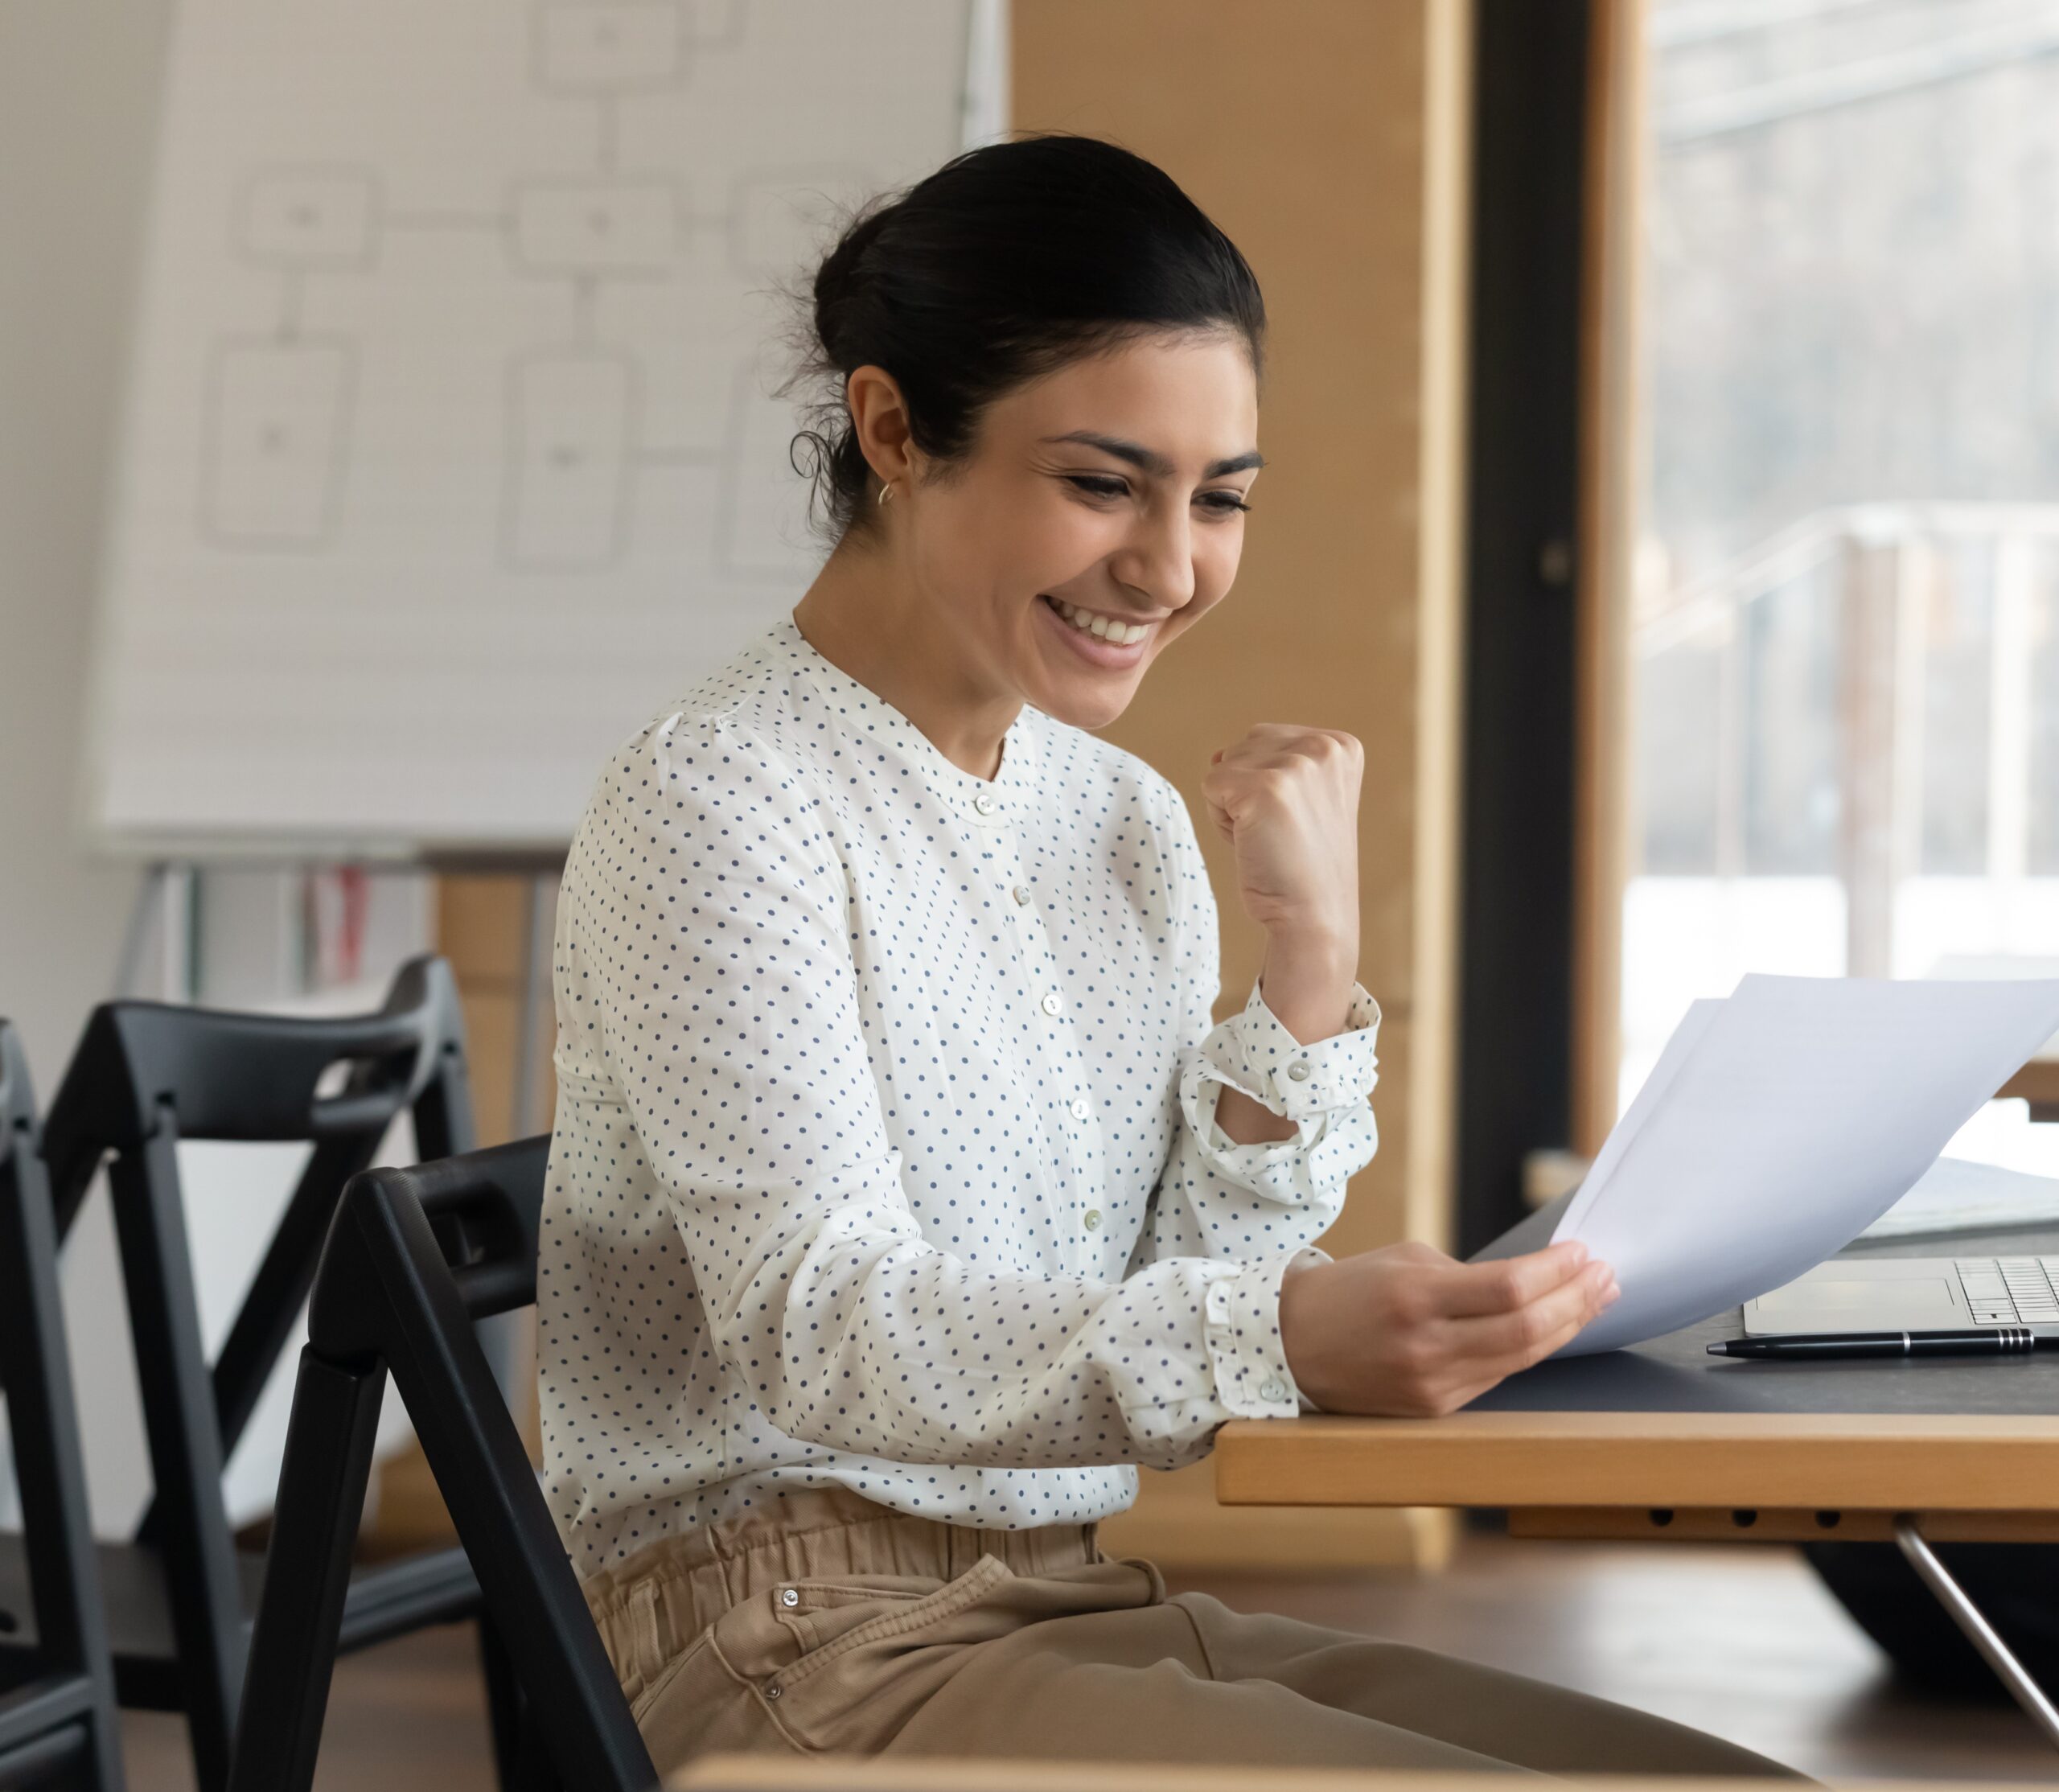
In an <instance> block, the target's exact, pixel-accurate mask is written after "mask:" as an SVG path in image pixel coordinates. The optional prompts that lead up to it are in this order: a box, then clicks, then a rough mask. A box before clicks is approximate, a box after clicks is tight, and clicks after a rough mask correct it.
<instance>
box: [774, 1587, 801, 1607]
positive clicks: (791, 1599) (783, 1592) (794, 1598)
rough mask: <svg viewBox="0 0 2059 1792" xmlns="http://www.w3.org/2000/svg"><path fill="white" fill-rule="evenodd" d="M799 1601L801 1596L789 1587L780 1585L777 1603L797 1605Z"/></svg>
mask: <svg viewBox="0 0 2059 1792" xmlns="http://www.w3.org/2000/svg"><path fill="white" fill-rule="evenodd" d="M800 1602H801V1596H800V1595H799V1593H795V1591H794V1589H792V1588H791V1587H782V1588H781V1589H779V1603H780V1604H781V1605H799V1604H800Z"/></svg>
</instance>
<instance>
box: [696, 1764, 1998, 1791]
mask: <svg viewBox="0 0 2059 1792" xmlns="http://www.w3.org/2000/svg"><path fill="white" fill-rule="evenodd" d="M1556 1783H1557V1784H1560V1785H1562V1786H1587V1787H1589V1788H1591V1789H1592V1792H1754V1789H1756V1792H1774V1789H1775V1788H1778V1789H1779V1792H1794V1785H1795V1782H1794V1781H1793V1780H1738V1779H1724V1780H1709V1779H1675V1778H1665V1779H1646V1778H1642V1777H1639V1778H1630V1777H1627V1776H1625V1775H1621V1774H1615V1775H1609V1776H1605V1777H1602V1776H1597V1777H1596V1778H1588V1779H1574V1780H1562V1781H1559V1782H1556ZM1845 1783H1846V1784H1847V1785H1848V1786H1851V1787H1852V1788H1854V1789H1855V1792H1856V1788H1857V1786H1859V1784H1860V1782H1856V1781H1851V1782H1845ZM1260 1784H1263V1785H1264V1786H1265V1787H1267V1788H1268V1792H1509V1785H1510V1776H1509V1775H1508V1774H1423V1773H1375V1772H1371V1771H1369V1770H1367V1771H1354V1770H1351V1769H1342V1768H1321V1767H1268V1768H1266V1769H1264V1771H1263V1773H1259V1772H1256V1771H1254V1770H1253V1769H1251V1768H1250V1767H1222V1766H1211V1767H1186V1766H1158V1765H1148V1764H1145V1765H1124V1764H1118V1763H1115V1762H1109V1763H1106V1764H1102V1763H1096V1762H1092V1761H1065V1762H1060V1761H910V1760H906V1759H901V1758H897V1757H885V1758H873V1759H860V1758H856V1757H837V1756H834V1755H820V1756H815V1757H809V1758H806V1759H801V1758H797V1757H793V1756H773V1755H711V1756H709V1757H707V1758H706V1759H705V1760H704V1761H696V1762H695V1763H694V1764H693V1765H692V1766H691V1767H689V1768H688V1769H685V1770H684V1772H683V1773H681V1774H677V1775H676V1776H675V1777H674V1778H672V1779H670V1780H668V1782H666V1785H667V1788H668V1792H1250V1789H1251V1787H1253V1786H1259V1785H1260ZM1880 1792H1887V1788H1886V1787H1885V1786H1881V1787H1880ZM1893 1792H1925V1788H1924V1787H1923V1786H1921V1785H1917V1784H1915V1783H1913V1782H1909V1781H1906V1780H1897V1781H1896V1782H1893ZM1929 1792H1945V1789H1944V1788H1942V1787H1941V1786H1932V1787H1930V1789H1929ZM1986 1792H2011V1789H2010V1788H2009V1787H2008V1786H2000V1785H1995V1786H1989V1787H1987V1789H1986ZM2016 1792H2029V1789H2028V1787H2018V1788H2016Z"/></svg>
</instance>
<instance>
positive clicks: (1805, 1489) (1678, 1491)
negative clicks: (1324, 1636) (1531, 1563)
mask: <svg viewBox="0 0 2059 1792" xmlns="http://www.w3.org/2000/svg"><path fill="white" fill-rule="evenodd" d="M1857 1248H1859V1249H1860V1251H1862V1252H1865V1253H1868V1254H1872V1253H1879V1254H1881V1255H1888V1256H1903V1257H1910V1256H1917V1257H1920V1256H1947V1257H1949V1256H2023V1255H2036V1254H2039V1253H2041V1252H2043V1253H2047V1254H2059V1233H2054V1232H2052V1231H2039V1232H2035V1233H2028V1234H2026V1233H2022V1232H1979V1233H1971V1232H1970V1233H1958V1234H1955V1235H1950V1236H1947V1237H1940V1238H1926V1239H1903V1240H1898V1241H1897V1242H1895V1243H1887V1244H1876V1245H1868V1246H1864V1247H1857ZM1738 1330H1739V1327H1738V1321H1737V1315H1736V1312H1735V1310H1734V1309H1733V1310H1732V1311H1731V1312H1730V1313H1726V1314H1725V1315H1724V1316H1723V1317H1720V1318H1718V1319H1715V1320H1711V1321H1708V1322H1707V1323H1706V1324H1704V1325H1700V1326H1692V1327H1690V1328H1689V1329H1688V1330H1686V1331H1683V1332H1676V1333H1675V1334H1672V1335H1671V1337H1667V1338H1659V1339H1657V1340H1655V1341H1654V1342H1651V1343H1649V1344H1643V1345H1638V1346H1634V1348H1632V1349H1630V1350H1612V1351H1609V1352H1605V1353H1604V1354H1600V1355H1596V1356H1591V1357H1572V1358H1565V1359H1564V1360H1563V1361H1554V1362H1546V1363H1541V1364H1539V1366H1538V1367H1536V1368H1535V1369H1532V1370H1531V1371H1528V1372H1527V1373H1526V1374H1524V1375H1518V1376H1514V1377H1512V1378H1511V1379H1510V1380H1508V1381H1506V1382H1505V1383H1502V1385H1501V1386H1500V1387H1498V1388H1495V1389H1494V1390H1493V1391H1491V1392H1490V1393H1488V1394H1487V1395H1483V1396H1482V1398H1481V1399H1478V1400H1476V1401H1475V1402H1473V1404H1472V1405H1471V1406H1469V1407H1468V1408H1466V1409H1465V1411H1464V1412H1460V1413H1457V1414H1454V1415H1453V1416H1451V1417H1449V1418H1445V1419H1429V1420H1403V1419H1347V1418H1330V1417H1321V1418H1317V1417H1309V1418H1303V1419H1298V1420H1294V1421H1293V1422H1292V1423H1291V1424H1286V1423H1277V1422H1271V1421H1266V1420H1246V1421H1241V1422H1239V1423H1237V1424H1230V1425H1226V1426H1225V1427H1224V1428H1223V1430H1222V1432H1220V1433H1219V1436H1218V1437H1217V1441H1216V1448H1215V1465H1216V1495H1217V1498H1219V1499H1220V1500H1222V1501H1223V1502H1224V1503H1226V1504H1231V1505H1262V1506H1265V1505H1273V1506H1296V1505H1313V1506H1354V1505H1362V1506H1497V1507H1509V1508H1511V1509H1514V1508H1530V1509H1537V1508H1545V1509H1549V1510H1550V1512H1551V1522H1550V1523H1534V1524H1532V1525H1531V1526H1530V1527H1529V1528H1531V1529H1532V1530H1533V1531H1539V1530H1551V1531H1556V1532H1558V1533H1560V1534H1578V1535H1624V1534H1628V1531H1626V1530H1625V1524H1626V1523H1629V1521H1625V1520H1624V1519H1622V1517H1621V1515H1622V1514H1624V1513H1625V1512H1629V1513H1631V1514H1633V1516H1634V1523H1630V1524H1629V1529H1630V1531H1639V1530H1640V1527H1650V1526H1652V1525H1654V1524H1664V1525H1669V1526H1673V1527H1675V1529H1674V1531H1673V1533H1672V1534H1674V1535H1713V1534H1719V1533H1720V1532H1723V1531H1724V1527H1744V1526H1749V1527H1752V1528H1753V1534H1754V1535H1757V1536H1762V1537H1766V1538H1769V1539H1771V1538H1774V1537H1778V1536H1783V1535H1812V1534H1815V1532H1816V1531H1820V1530H1823V1529H1827V1528H1834V1527H1839V1526H1842V1527H1843V1528H1842V1530H1841V1531H1840V1534H1841V1535H1875V1534H1878V1535H1885V1534H1886V1526H1887V1522H1888V1517H1889V1516H1890V1515H1892V1514H1893V1513H1894V1512H1897V1511H1918V1512H1921V1513H1924V1514H1925V1515H1927V1516H1930V1517H1932V1518H1935V1519H1945V1520H1946V1521H1947V1522H1946V1523H1942V1524H1938V1523H1933V1524H1932V1525H1931V1527H1930V1528H1931V1529H1932V1531H1933V1532H1934V1534H1935V1535H1967V1536H1974V1535H1979V1536H2032V1535H2037V1536H2046V1535H2049V1536H2051V1537H2053V1538H2055V1539H2059V1351H2053V1352H2049V1353H2048V1352H2043V1351H2041V1352H2038V1353H2036V1354H2033V1355H2031V1356H2028V1357H2024V1358H2016V1359H2013V1360H2010V1359H2004V1360H2001V1361H1993V1360H1989V1361H1984V1362H1983V1361H1980V1360H1977V1359H1976V1360H1958V1361H1954V1360H1953V1359H1952V1358H1931V1359H1929V1360H1926V1361H1913V1362H1864V1361H1858V1362H1841V1363H1822V1364H1803V1363H1784V1362H1782V1363H1774V1362H1736V1361H1729V1360H1726V1359H1724V1358H1717V1357H1712V1356H1710V1355H1708V1353H1707V1351H1706V1350H1704V1345H1705V1344H1707V1343H1708V1342H1709V1341H1711V1340H1712V1339H1714V1338H1723V1337H1729V1336H1736V1334H1737V1332H1738ZM1580 1513H1584V1514H1586V1515H1588V1517H1587V1518H1586V1519H1580V1521H1579V1522H1577V1523H1576V1522H1572V1517H1571V1515H1575V1514H1580ZM1602 1514H1612V1515H1613V1516H1611V1517H1609V1518H1608V1519H1606V1520H1605V1521H1603V1520H1601V1519H1599V1518H1597V1516H1596V1515H1602ZM1660 1514H1662V1517H1661V1516H1658V1515H1660ZM1840 1515H1842V1516H1840ZM1690 1521H1692V1522H1690ZM1955 1526H1956V1528H1955Z"/></svg>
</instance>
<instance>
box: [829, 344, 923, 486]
mask: <svg viewBox="0 0 2059 1792" xmlns="http://www.w3.org/2000/svg"><path fill="white" fill-rule="evenodd" d="M844 401H845V404H847V405H849V406H850V409H851V429H852V431H853V434H855V435H856V436H857V442H858V451H859V452H860V453H861V454H863V455H864V456H865V464H866V465H867V466H869V467H871V469H872V470H873V475H874V476H875V477H877V479H878V480H879V481H880V483H882V485H892V484H894V483H896V482H897V481H899V482H905V481H906V480H907V479H908V477H909V475H910V474H911V473H912V472H913V471H914V462H913V459H912V456H913V454H914V442H913V441H912V440H911V434H912V431H911V427H910V421H909V417H908V403H907V401H906V399H905V398H903V397H902V396H901V385H900V382H899V381H898V380H896V379H895V378H894V376H893V375H892V374H890V373H889V372H887V371H886V368H883V367H873V366H869V365H868V366H865V367H861V368H857V369H855V370H854V371H853V372H852V375H851V376H850V378H849V380H846V381H845V384H844Z"/></svg>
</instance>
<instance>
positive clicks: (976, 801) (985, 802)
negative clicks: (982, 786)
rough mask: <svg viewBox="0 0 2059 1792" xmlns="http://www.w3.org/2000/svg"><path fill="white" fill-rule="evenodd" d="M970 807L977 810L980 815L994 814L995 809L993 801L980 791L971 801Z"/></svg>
mask: <svg viewBox="0 0 2059 1792" xmlns="http://www.w3.org/2000/svg"><path fill="white" fill-rule="evenodd" d="M972 807H973V808H976V809H977V810H978V811H979V812H980V814H981V815H992V814H993V812H994V808H995V804H994V799H993V798H992V797H991V796H988V795H986V794H985V792H984V791H982V792H981V793H980V795H977V796H976V797H974V798H973V799H972Z"/></svg>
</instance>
